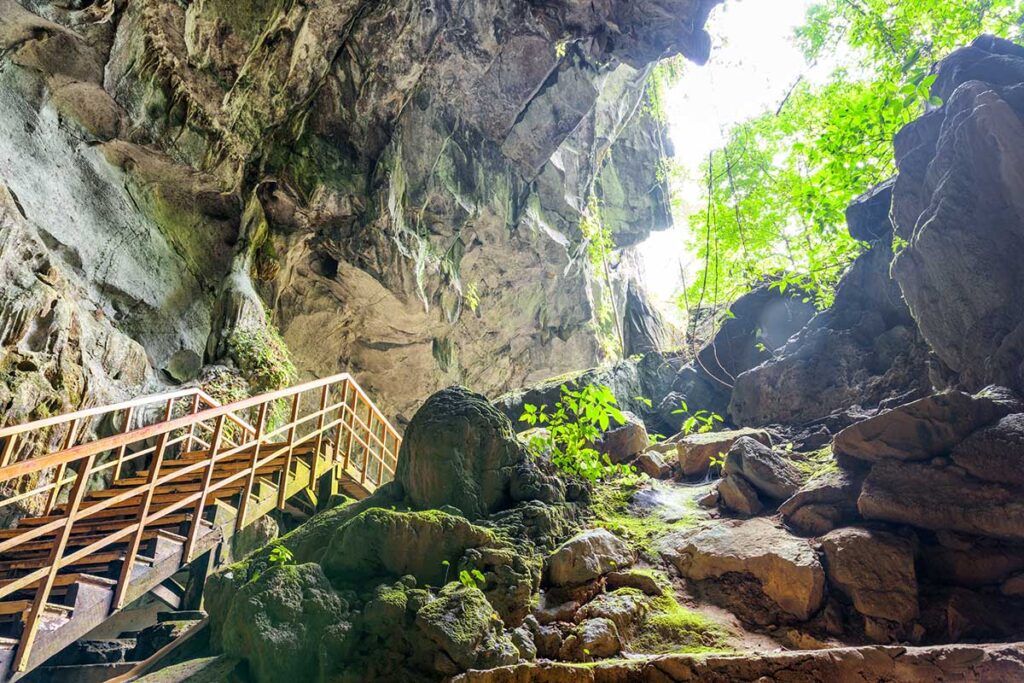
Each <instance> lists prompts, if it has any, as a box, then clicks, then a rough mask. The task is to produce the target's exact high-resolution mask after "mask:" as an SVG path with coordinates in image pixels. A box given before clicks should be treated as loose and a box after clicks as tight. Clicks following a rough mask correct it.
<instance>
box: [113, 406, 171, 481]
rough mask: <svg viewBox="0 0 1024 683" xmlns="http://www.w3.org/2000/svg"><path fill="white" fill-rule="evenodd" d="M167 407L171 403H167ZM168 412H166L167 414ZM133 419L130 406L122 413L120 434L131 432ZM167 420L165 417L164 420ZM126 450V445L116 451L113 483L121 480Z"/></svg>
mask: <svg viewBox="0 0 1024 683" xmlns="http://www.w3.org/2000/svg"><path fill="white" fill-rule="evenodd" d="M167 403H168V405H170V404H171V401H167ZM169 412H170V411H169V410H168V413H169ZM168 416H169V415H168ZM133 417H135V406H131V407H130V408H128V409H127V410H125V413H124V427H122V428H121V433H122V434H127V433H128V432H130V431H131V430H132V418H133ZM164 419H165V420H166V419H167V418H166V417H165V418H164ZM127 449H128V444H121V447H120V448H118V449H117V464H116V465H115V466H114V481H117V480H118V479H120V478H121V466H122V465H123V464H124V454H125V451H126V450H127Z"/></svg>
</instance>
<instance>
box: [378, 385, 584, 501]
mask: <svg viewBox="0 0 1024 683" xmlns="http://www.w3.org/2000/svg"><path fill="white" fill-rule="evenodd" d="M396 479H397V480H398V481H399V482H401V484H402V486H403V488H404V489H405V492H406V495H407V496H408V498H409V500H410V502H411V503H412V504H413V505H414V506H416V507H418V508H431V509H436V508H441V507H444V506H446V505H451V506H454V507H456V508H458V509H459V510H461V511H462V512H463V513H464V514H465V515H466V516H467V517H469V518H470V519H479V518H481V517H485V516H487V515H489V514H491V513H494V512H498V511H500V510H505V509H508V508H509V507H511V506H512V504H513V503H515V502H517V501H523V500H543V501H544V502H558V501H561V500H564V499H565V487H564V485H562V484H561V482H560V481H558V479H557V477H553V476H550V475H547V474H545V473H543V472H541V471H540V469H539V468H538V466H537V465H536V463H535V462H534V461H533V459H532V458H530V456H529V455H528V454H527V452H526V449H525V447H524V446H523V444H522V443H520V442H519V441H518V440H517V439H516V437H515V434H514V433H513V431H512V424H511V423H510V422H509V420H508V418H506V417H505V416H504V415H502V414H501V412H500V411H498V409H497V408H495V407H494V406H493V405H492V404H491V403H490V401H488V400H487V398H485V397H484V396H481V395H480V394H476V393H473V392H471V391H469V390H468V389H465V388H463V387H457V386H456V387H449V388H447V389H444V390H442V391H439V392H437V393H436V394H434V395H433V396H431V397H430V398H428V399H427V400H426V402H425V403H424V404H423V405H422V406H421V407H420V409H419V410H418V411H417V412H416V415H414V416H413V418H412V421H411V422H410V423H409V427H408V429H407V430H406V432H405V438H404V439H403V440H402V448H401V451H400V453H399V455H398V471H397V472H396Z"/></svg>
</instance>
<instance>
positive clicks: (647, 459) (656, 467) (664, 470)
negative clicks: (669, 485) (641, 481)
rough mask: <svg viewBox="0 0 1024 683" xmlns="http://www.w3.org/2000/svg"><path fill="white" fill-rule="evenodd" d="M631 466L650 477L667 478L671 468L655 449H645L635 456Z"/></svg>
mask: <svg viewBox="0 0 1024 683" xmlns="http://www.w3.org/2000/svg"><path fill="white" fill-rule="evenodd" d="M633 466H634V467H636V468H637V469H638V470H639V471H641V472H643V473H644V474H646V475H647V476H648V477H651V478H652V479H668V477H669V476H670V475H671V473H672V468H671V467H670V466H669V465H668V464H667V463H666V462H665V461H664V460H663V459H662V457H661V455H659V454H658V453H657V452H656V451H647V452H645V453H641V454H640V455H638V456H636V460H634V461H633Z"/></svg>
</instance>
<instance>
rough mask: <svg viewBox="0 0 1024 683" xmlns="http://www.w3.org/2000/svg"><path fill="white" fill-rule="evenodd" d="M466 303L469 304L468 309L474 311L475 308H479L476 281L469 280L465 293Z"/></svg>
mask: <svg viewBox="0 0 1024 683" xmlns="http://www.w3.org/2000/svg"><path fill="white" fill-rule="evenodd" d="M464 296H465V299H466V305H467V306H469V310H471V311H473V312H474V313H476V310H477V309H478V308H480V293H479V292H478V291H477V289H476V283H475V282H470V283H469V285H468V286H467V287H466V293H465V295H464Z"/></svg>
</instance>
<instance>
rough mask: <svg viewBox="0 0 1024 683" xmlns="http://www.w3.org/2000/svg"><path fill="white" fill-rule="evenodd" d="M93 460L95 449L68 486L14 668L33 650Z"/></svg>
mask: <svg viewBox="0 0 1024 683" xmlns="http://www.w3.org/2000/svg"><path fill="white" fill-rule="evenodd" d="M95 461H96V454H95V453H94V454H92V455H90V456H88V457H86V459H85V462H84V463H83V465H82V470H81V471H80V472H79V473H78V477H77V478H76V479H75V483H74V486H73V487H72V489H71V495H70V496H69V497H68V506H67V513H66V514H65V522H64V527H63V528H62V529H61V532H60V536H59V538H58V539H57V542H56V543H54V544H53V548H52V549H51V550H50V557H49V559H48V561H47V567H48V568H49V571H48V572H47V574H46V578H44V579H43V580H42V583H41V584H40V586H39V588H37V589H36V597H35V600H33V601H32V607H31V608H30V609H29V612H28V616H27V617H26V619H25V631H24V633H22V636H21V640H20V641H19V643H18V651H17V652H16V653H15V655H14V669H15V670H16V671H25V670H26V669H27V668H28V661H29V657H30V656H31V654H32V645H33V643H34V642H35V638H36V633H37V632H38V630H39V617H40V615H41V614H42V613H43V610H44V609H46V601H47V600H48V599H49V597H50V591H51V590H53V583H54V581H55V580H56V578H57V572H58V571H59V570H60V560H61V558H62V557H63V556H64V550H65V549H66V548H67V545H68V539H69V538H70V537H71V529H72V527H74V525H75V519H76V517H77V516H78V508H79V507H80V506H81V504H82V499H83V498H84V497H85V491H86V489H87V488H88V486H87V484H88V482H89V474H90V473H91V472H92V466H93V463H94V462H95Z"/></svg>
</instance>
